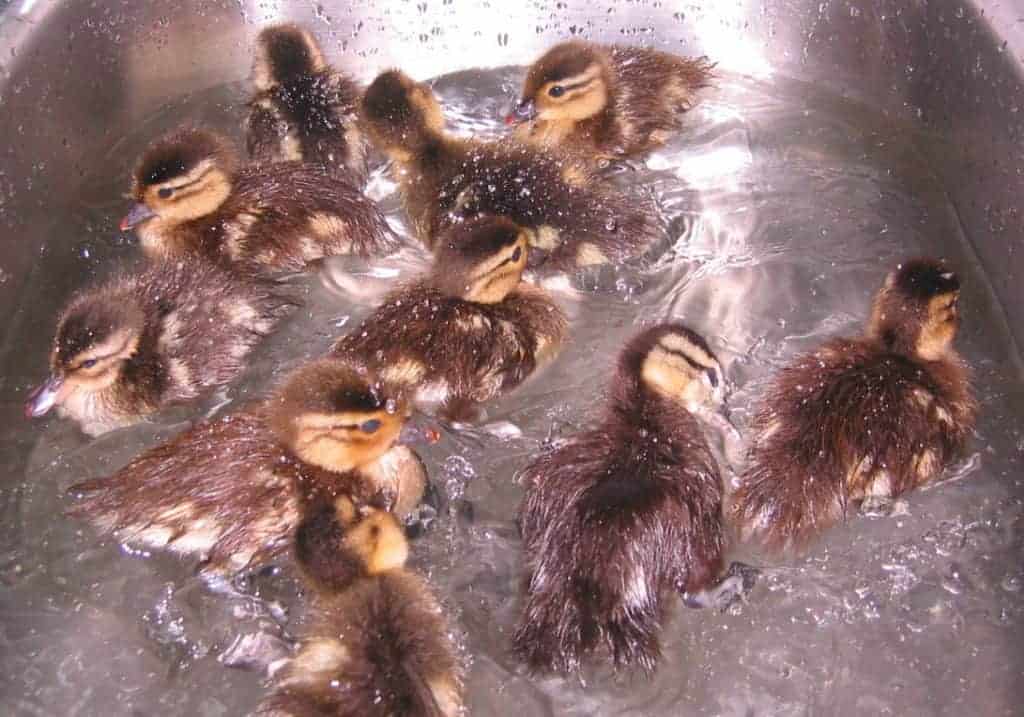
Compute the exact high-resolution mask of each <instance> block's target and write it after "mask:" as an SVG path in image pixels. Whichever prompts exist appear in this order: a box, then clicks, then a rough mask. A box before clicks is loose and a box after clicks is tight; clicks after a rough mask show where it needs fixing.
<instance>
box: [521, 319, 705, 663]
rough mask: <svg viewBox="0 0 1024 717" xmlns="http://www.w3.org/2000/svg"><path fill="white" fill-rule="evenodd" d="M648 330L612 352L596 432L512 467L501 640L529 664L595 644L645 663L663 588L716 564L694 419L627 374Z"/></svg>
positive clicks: (680, 584)
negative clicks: (514, 502)
mask: <svg viewBox="0 0 1024 717" xmlns="http://www.w3.org/2000/svg"><path fill="white" fill-rule="evenodd" d="M675 329H676V330H679V327H675ZM660 330H663V328H662V327H658V328H656V329H654V330H652V331H648V332H645V333H644V334H641V335H640V336H639V337H637V339H635V340H634V341H633V342H632V343H631V344H630V345H629V346H628V347H627V349H626V351H624V353H623V355H622V357H621V359H620V363H619V370H618V373H617V375H616V377H615V379H614V381H613V383H612V386H611V396H610V398H609V401H608V404H607V406H606V408H605V410H604V413H603V417H602V419H601V420H600V423H599V424H598V426H597V428H595V429H593V430H590V431H586V432H584V433H581V434H578V435H576V436H574V437H572V438H571V439H570V440H569V442H568V443H567V444H566V445H564V446H562V447H559V448H556V449H555V450H553V451H551V452H549V453H546V454H544V455H542V456H541V457H539V458H538V459H537V460H535V461H534V462H533V463H532V464H531V465H530V466H529V467H528V468H527V469H526V470H525V472H524V474H523V483H524V485H525V488H526V494H525V497H524V499H523V504H522V506H521V509H520V514H519V524H520V529H521V531H522V537H523V552H524V563H525V568H526V578H525V580H524V589H525V595H524V598H523V604H522V611H521V616H520V620H519V623H518V624H517V626H516V630H515V634H514V636H513V648H514V650H515V652H516V653H517V654H518V655H519V656H520V657H521V658H522V659H523V660H524V661H525V662H526V663H527V665H528V666H529V667H530V669H531V670H533V671H536V672H547V671H556V672H571V671H574V670H577V669H579V667H580V664H581V662H582V660H583V659H584V658H586V657H587V656H588V655H590V654H592V653H595V652H599V651H603V652H606V653H608V654H609V655H610V656H611V658H612V660H613V662H614V664H615V666H616V667H617V668H619V667H627V666H637V667H639V668H641V669H642V670H644V671H646V672H650V671H652V670H654V668H655V667H656V666H657V663H658V660H659V658H660V655H661V648H660V643H659V633H660V630H661V626H662V624H663V623H664V621H665V619H666V617H667V614H668V605H669V603H668V602H667V598H668V595H669V594H670V593H673V592H675V593H683V592H697V591H700V590H702V589H703V588H705V587H706V586H708V585H709V584H710V583H711V582H713V581H714V580H715V579H716V578H717V577H718V576H719V573H720V572H721V569H722V551H723V544H724V538H723V528H722V521H721V517H722V516H721V507H722V485H721V478H720V476H719V472H718V467H717V465H716V463H715V460H714V457H713V455H712V453H711V451H710V449H709V447H708V444H707V442H706V441H705V438H704V434H703V431H702V427H701V425H700V423H699V422H698V420H697V419H696V418H695V417H694V416H693V415H691V414H690V413H689V412H688V411H687V410H686V409H685V408H683V407H682V406H681V405H680V404H679V403H678V402H676V401H672V400H669V399H667V398H665V397H664V396H662V395H660V394H657V393H656V392H654V391H652V390H651V389H649V388H648V387H646V386H645V385H644V384H643V383H642V382H641V381H640V378H639V374H640V363H641V361H642V356H643V354H644V353H646V351H647V350H648V348H649V346H650V345H651V344H652V343H653V340H654V338H656V336H657V333H656V332H657V331H660ZM701 343H702V344H703V342H701Z"/></svg>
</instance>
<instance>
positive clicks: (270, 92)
mask: <svg viewBox="0 0 1024 717" xmlns="http://www.w3.org/2000/svg"><path fill="white" fill-rule="evenodd" d="M253 83H254V85H255V87H256V93H255V95H254V96H253V98H252V100H251V101H250V102H249V118H248V121H247V123H246V148H247V149H248V151H249V156H250V157H251V158H252V159H254V160H256V161H258V162H279V161H286V160H296V161H302V162H318V163H320V164H323V165H325V166H327V167H335V168H341V169H343V170H345V171H347V172H349V174H350V176H351V178H352V179H353V181H354V182H355V183H356V184H358V185H359V186H362V185H363V184H364V183H365V182H366V173H367V165H366V146H365V143H364V141H363V136H362V132H361V131H360V130H359V127H358V123H357V119H358V110H359V96H360V94H361V93H362V88H360V86H359V84H358V83H357V82H356V81H355V80H353V79H352V78H351V77H350V76H349V75H347V74H345V73H343V72H339V71H338V70H335V69H334V68H332V67H331V66H330V65H328V64H327V61H326V60H325V59H324V53H323V51H322V50H321V49H320V45H319V43H318V42H317V41H316V38H315V37H313V35H312V33H310V32H309V31H308V30H305V29H303V28H300V27H298V26H296V25H290V24H283V25H273V26H271V27H267V28H264V29H263V30H262V31H261V32H260V34H259V37H257V38H256V53H255V57H254V59H253Z"/></svg>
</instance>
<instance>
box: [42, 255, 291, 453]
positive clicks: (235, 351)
mask: <svg viewBox="0 0 1024 717" xmlns="http://www.w3.org/2000/svg"><path fill="white" fill-rule="evenodd" d="M293 306H294V300H293V299H291V298H290V297H289V296H288V295H287V294H286V293H285V292H284V291H283V290H282V289H281V288H280V287H278V286H276V285H274V284H272V283H270V282H268V281H266V280H261V279H258V278H254V277H243V276H240V275H237V274H235V273H232V272H228V271H226V270H224V269H220V268H218V267H217V266H214V265H211V264H209V263H207V262H204V261H201V260H198V259H194V258H188V257H183V258H181V259H180V260H176V261H158V262H156V263H154V264H152V265H150V266H149V267H148V268H146V269H145V270H143V271H141V272H138V273H125V274H121V275H119V276H115V277H114V278H112V279H110V280H109V281H106V282H104V283H102V284H100V285H98V286H94V287H92V288H89V289H85V290H83V291H81V292H79V293H78V294H76V295H75V296H73V297H72V298H71V300H70V301H69V302H68V304H67V306H66V307H65V308H64V310H63V311H62V312H61V314H60V317H59V318H58V320H57V332H56V336H55V337H54V340H53V349H52V351H51V352H50V377H49V378H48V379H47V380H46V381H45V382H44V383H43V384H41V385H40V386H39V387H37V388H36V389H35V390H34V391H33V392H32V394H31V395H30V397H29V400H28V402H27V403H26V405H25V413H26V415H28V416H30V417H38V416H43V415H45V414H47V413H49V412H50V411H51V410H52V409H54V408H55V409H56V410H57V413H58V414H59V415H61V416H63V417H65V418H70V419H71V420H73V421H75V422H77V423H78V425H79V426H80V427H81V429H82V430H83V431H84V432H85V433H87V434H89V435H91V436H96V435H99V434H101V433H104V432H106V431H109V430H112V429H114V428H119V427H121V426H127V425H130V424H132V423H135V422H137V421H139V420H141V419H142V418H144V417H145V416H147V415H149V414H152V413H154V412H156V411H158V410H159V409H161V408H163V407H165V406H168V405H170V404H174V403H179V402H183V401H189V400H192V399H194V398H197V397H199V396H201V395H202V394H204V393H207V392H209V391H210V390H212V389H214V388H216V387H218V386H223V385H225V384H227V383H229V382H230V381H231V380H232V379H234V378H235V376H237V375H238V374H239V373H240V372H241V370H242V369H243V368H244V367H245V358H246V356H247V355H248V354H249V352H250V350H252V348H253V346H255V344H256V343H257V342H259V341H260V340H261V339H262V338H263V337H264V336H266V335H267V334H269V333H270V332H271V330H272V329H273V328H274V326H275V325H276V324H277V322H278V321H279V320H280V319H281V318H282V317H283V316H284V315H285V314H286V313H288V311H289V310H290V309H291V308H292V307H293Z"/></svg>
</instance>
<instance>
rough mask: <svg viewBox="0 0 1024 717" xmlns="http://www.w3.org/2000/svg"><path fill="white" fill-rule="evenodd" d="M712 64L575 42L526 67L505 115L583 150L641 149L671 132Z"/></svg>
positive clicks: (537, 138)
mask: <svg viewBox="0 0 1024 717" xmlns="http://www.w3.org/2000/svg"><path fill="white" fill-rule="evenodd" d="M712 67H713V65H711V63H709V62H708V61H707V60H706V59H705V58H687V57H679V56H677V55H673V54H670V53H667V52H661V51H658V50H652V49H649V48H645V47H627V46H624V45H598V44H595V43H591V42H584V41H579V40H574V41H571V42H564V43H561V44H558V45H555V46H554V47H552V48H551V49H550V50H548V51H547V52H546V53H545V54H544V55H543V56H542V57H540V59H538V60H537V61H536V62H535V63H534V64H533V65H531V66H530V69H529V72H528V73H527V76H526V81H525V82H524V83H523V90H522V95H521V100H520V102H519V104H518V105H517V107H516V109H515V111H514V112H513V113H512V114H511V115H509V118H508V121H509V122H519V123H520V124H519V125H518V126H517V128H516V136H517V137H519V139H521V140H523V141H526V142H529V143H531V144H536V145H539V146H541V147H549V148H550V147H553V148H560V149H565V150H572V151H576V152H579V153H581V154H582V155H583V156H589V157H592V158H597V157H612V158H614V157H622V156H632V155H637V154H642V153H644V152H648V151H650V150H652V149H654V148H655V147H657V146H659V145H661V144H663V143H664V142H665V140H666V139H668V137H669V135H670V134H671V133H673V132H676V131H677V130H678V129H679V127H680V124H681V121H682V115H683V113H685V112H686V111H687V110H689V109H690V108H691V107H693V105H694V103H695V101H696V93H697V91H698V90H699V89H701V88H702V87H705V86H707V84H708V82H709V81H710V78H711V70H712Z"/></svg>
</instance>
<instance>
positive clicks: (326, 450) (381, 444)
mask: <svg viewBox="0 0 1024 717" xmlns="http://www.w3.org/2000/svg"><path fill="white" fill-rule="evenodd" d="M408 414H409V411H408V409H407V408H406V406H405V404H404V403H403V402H401V401H400V400H397V399H392V398H388V397H387V396H385V395H384V393H383V391H382V390H381V388H380V386H379V385H378V384H377V383H376V382H375V380H374V379H373V378H372V377H371V376H370V375H369V374H368V373H367V372H365V371H364V370H361V369H359V368H356V367H354V366H352V365H350V364H348V363H346V362H344V361H341V360H339V359H322V360H320V361H315V362H313V363H311V364H308V365H306V366H304V367H303V368H301V369H299V370H298V371H296V372H295V373H294V374H292V375H291V377H290V378H288V379H287V380H286V381H285V383H284V385H283V387H282V388H281V390H280V391H279V392H278V395H277V396H276V397H275V398H274V399H272V400H271V402H270V423H271V426H272V428H273V430H274V432H275V434H276V435H277V437H278V439H279V440H280V441H281V442H282V443H283V444H284V445H285V446H287V447H288V448H290V449H291V450H292V452H294V453H295V455H297V456H298V457H299V458H300V459H301V460H303V461H305V462H306V463H309V464H311V465H314V466H318V467H320V468H324V469H326V470H329V471H333V472H335V473H345V472H348V471H352V470H358V469H360V468H362V467H365V466H369V465H371V464H372V463H374V462H375V461H376V460H377V459H378V458H380V457H381V456H383V455H384V454H385V453H387V452H388V451H389V450H390V449H391V448H392V446H394V445H395V443H396V442H398V440H399V434H400V433H401V431H402V428H403V426H404V424H405V422H406V419H407V418H408Z"/></svg>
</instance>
